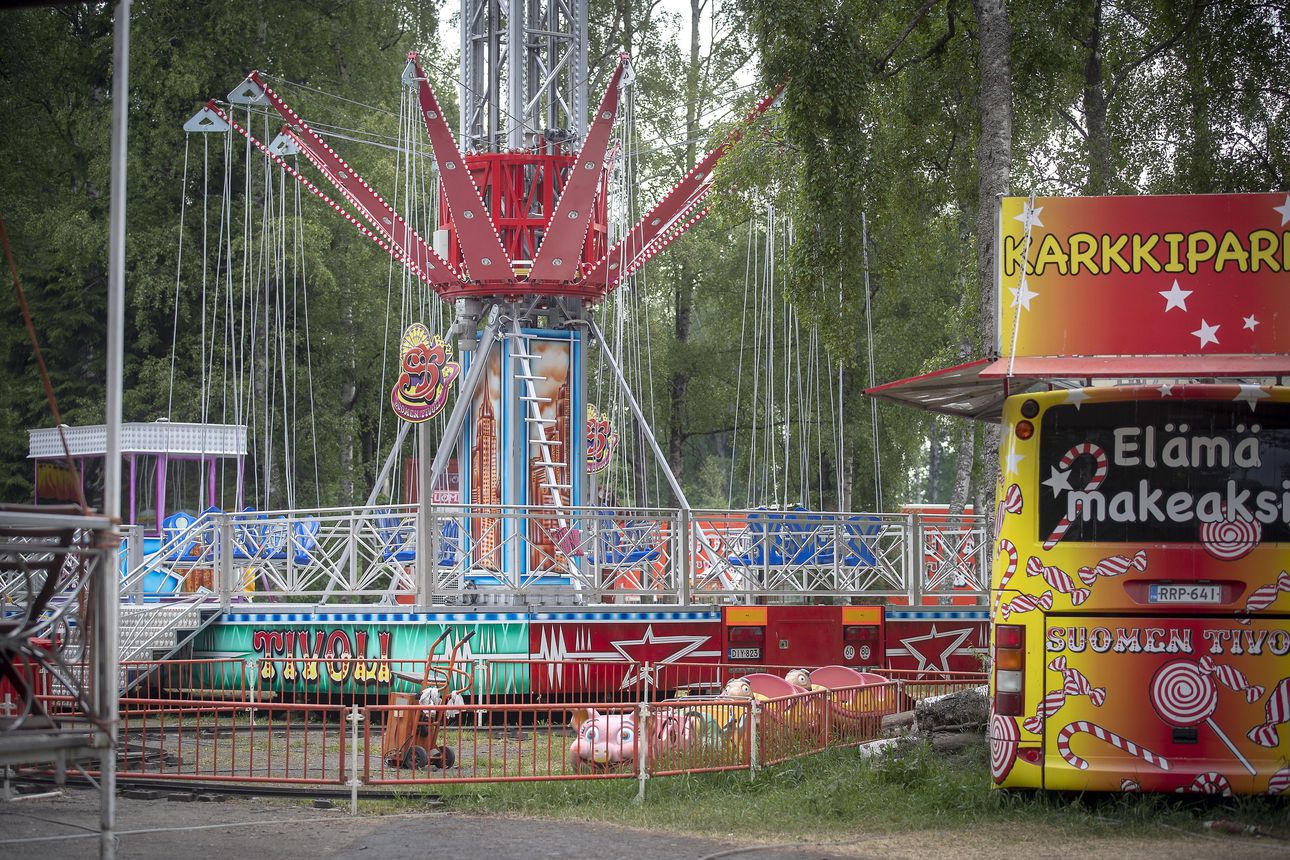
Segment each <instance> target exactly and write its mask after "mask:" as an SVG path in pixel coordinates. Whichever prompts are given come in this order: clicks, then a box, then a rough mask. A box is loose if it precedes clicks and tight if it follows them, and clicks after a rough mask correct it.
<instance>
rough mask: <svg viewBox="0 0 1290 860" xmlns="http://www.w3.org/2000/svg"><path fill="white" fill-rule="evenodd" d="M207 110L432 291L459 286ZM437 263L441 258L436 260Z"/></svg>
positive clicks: (235, 124) (229, 119) (216, 107)
mask: <svg viewBox="0 0 1290 860" xmlns="http://www.w3.org/2000/svg"><path fill="white" fill-rule="evenodd" d="M206 106H207V107H208V108H209V109H210V110H211V111H212V112H214V113H215V114H216V115H217V116H218V117H219V118H220V119H222V120H224V121H225V122H227V123H228V124H229V126H230V127H231V128H232V129H233V130H234V131H236V132H237V133H238V134H240V135H242V137H244V138H246V139H247V140H249V141H250V142H251V143H253V144H255V148H256V149H258V150H260V151H261V152H263V153H264V154H265V155H267V156H269V158H271V159H273V162H274V163H275V164H277V165H278V166H279V167H281V168H282V169H283V170H284V171H286V172H287V174H288V175H290V176H291V178H292V179H295V180H296V181H297V182H299V183H300V184H301V185H303V186H304V187H305V188H307V189H309V191H310V192H312V193H313V195H314V196H315V197H317V198H318V199H319V200H321V201H323V202H324V203H326V204H327V205H328V206H330V207H331V208H332V209H333V210H334V211H335V212H336V213H337V214H339V215H340V216H341V217H342V218H344V219H345V220H346V221H348V222H349V223H350V224H353V225H354V226H355V227H356V228H357V229H358V232H360V233H362V234H363V235H364V236H366V237H367V238H369V239H371V240H372V241H373V242H375V243H376V244H377V245H378V246H380V248H381V250H383V251H385V253H387V254H389V255H390V256H391V257H393V258H394V259H396V260H398V261H399V262H400V263H402V264H403V265H404V266H406V267H407V268H408V270H409V271H410V272H412V274H414V275H416V276H417V277H418V278H420V279H421V280H422V281H423V282H425V283H427V284H429V285H430V286H431V287H433V288H434V289H435V290H436V292H437V291H439V288H440V287H441V286H444V285H447V284H451V283H456V280H455V279H454V278H453V277H452V273H451V270H450V269H448V268H447V264H444V267H443V268H440V267H439V266H435V265H434V264H432V263H428V262H427V263H425V264H424V266H423V264H422V263H420V262H418V261H417V260H414V259H413V258H411V257H409V256H408V255H407V254H406V253H404V251H403V250H402V249H401V248H397V247H395V246H393V245H391V244H390V243H389V242H387V241H386V240H385V238H384V237H382V236H380V235H378V234H376V233H374V232H372V231H371V230H369V229H368V228H367V225H366V224H364V223H363V222H362V221H359V220H358V219H357V218H355V217H354V216H353V215H351V214H350V213H349V211H348V210H346V209H345V207H343V206H341V205H340V204H339V203H337V202H336V201H335V200H333V199H332V198H331V197H329V196H327V193H326V192H325V191H323V190H322V189H320V188H319V187H318V186H317V185H315V184H314V183H312V182H310V181H309V179H308V178H306V177H305V176H304V175H303V174H301V173H300V171H298V170H296V169H295V168H294V167H292V166H291V165H290V164H287V162H286V161H285V160H284V159H283V158H282V157H281V156H280V155H278V154H277V153H275V152H273V150H271V149H269V147H268V145H267V144H265V143H264V142H263V141H261V140H260V139H259V138H257V137H256V136H255V135H253V134H251V132H250V131H248V130H247V129H245V128H243V127H242V126H241V125H240V124H239V123H238V122H237V120H235V119H233V117H231V116H229V115H228V114H227V113H225V112H224V111H223V109H221V108H220V107H219V105H217V104H216V103H215V101H214V100H211V101H210V102H207V104H206ZM436 259H438V258H437V257H436ZM432 276H433V277H432Z"/></svg>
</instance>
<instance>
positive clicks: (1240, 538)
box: [1200, 505, 1263, 561]
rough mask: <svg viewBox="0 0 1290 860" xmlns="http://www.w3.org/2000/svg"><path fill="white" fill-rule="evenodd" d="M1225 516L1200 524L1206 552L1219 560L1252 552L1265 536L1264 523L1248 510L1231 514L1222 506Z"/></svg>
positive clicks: (1202, 541)
mask: <svg viewBox="0 0 1290 860" xmlns="http://www.w3.org/2000/svg"><path fill="white" fill-rule="evenodd" d="M1221 510H1222V514H1223V518H1222V519H1221V520H1214V521H1212V522H1207V523H1201V524H1200V542H1201V545H1202V546H1204V547H1205V552H1207V553H1209V554H1210V555H1212V556H1213V557H1214V558H1216V559H1218V560H1219V561H1236V560H1237V559H1238V558H1244V557H1245V556H1247V555H1249V554H1250V551H1251V550H1253V549H1254V548H1255V547H1256V546H1258V545H1259V541H1260V540H1262V538H1263V525H1262V524H1261V523H1260V522H1259V521H1258V520H1256V519H1255V518H1254V515H1253V514H1251V513H1250V512H1248V511H1246V512H1244V513H1243V514H1242V513H1238V514H1235V515H1229V514H1228V512H1227V505H1223V507H1222V509H1221Z"/></svg>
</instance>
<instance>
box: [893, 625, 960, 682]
mask: <svg viewBox="0 0 1290 860" xmlns="http://www.w3.org/2000/svg"><path fill="white" fill-rule="evenodd" d="M971 635H972V628H971V627H959V628H955V629H954V630H946V631H945V632H944V633H938V632H937V631H936V625H935V624H933V625H932V630H931V632H930V633H928V634H926V635H924V636H911V637H909V638H908V639H901V640H900V644H901V645H902V646H904V647H905V648H906V649H907V650H908V651H909V656H911V657H913V658H914V659H915V660H917V661H918V671H919V672H924V671H927V670H929V669H931V670H937V671H941V672H948V671H949V662H948V661H949V658H950V655H951V654H953V653H954V652H955V650H957V649H958V647H959V646H960V645H962V644H963V641H964V640H965V639H967V638H968V637H969V636H971Z"/></svg>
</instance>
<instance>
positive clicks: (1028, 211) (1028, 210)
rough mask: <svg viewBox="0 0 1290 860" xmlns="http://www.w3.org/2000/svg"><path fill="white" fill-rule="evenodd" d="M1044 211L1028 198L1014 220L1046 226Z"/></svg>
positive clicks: (1028, 226) (1027, 227)
mask: <svg viewBox="0 0 1290 860" xmlns="http://www.w3.org/2000/svg"><path fill="white" fill-rule="evenodd" d="M1288 202H1290V200H1288ZM1043 211H1044V207H1042V206H1035V205H1033V204H1032V203H1031V202H1030V201H1029V200H1027V201H1026V202H1025V203H1024V204H1023V205H1022V207H1021V214H1020V215H1013V216H1012V220H1014V221H1020V222H1021V223H1022V224H1024V225H1025V226H1026V229H1030V228H1031V227H1042V226H1044V222H1043V221H1040V220H1039V213H1040V212H1043ZM1281 223H1282V224H1284V223H1285V222H1284V221H1282V222H1281Z"/></svg>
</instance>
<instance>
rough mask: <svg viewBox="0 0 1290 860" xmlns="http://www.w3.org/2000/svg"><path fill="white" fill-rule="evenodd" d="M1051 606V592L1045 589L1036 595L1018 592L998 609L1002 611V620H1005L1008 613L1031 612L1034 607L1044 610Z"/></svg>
mask: <svg viewBox="0 0 1290 860" xmlns="http://www.w3.org/2000/svg"><path fill="white" fill-rule="evenodd" d="M1052 608H1053V593H1052V592H1051V591H1045V592H1044V593H1043V594H1041V595H1039V596H1038V597H1032V596H1031V595H1029V594H1018V595H1017V596H1016V597H1014V598H1012V600H1010V601H1008V602H1007V603H1005V604H1003V606H1002V608H1001V609H1000V611H1001V612H1002V613H1003V620H1004V621H1007V620H1008V616H1009V615H1014V614H1019V613H1022V612H1031V611H1033V610H1035V609H1043V610H1045V611H1047V610H1049V609H1052Z"/></svg>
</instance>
